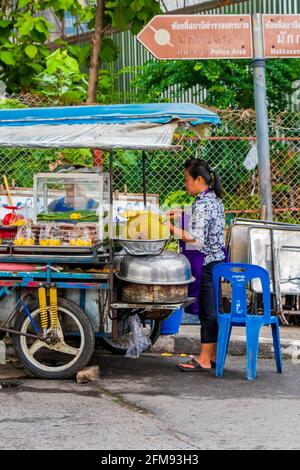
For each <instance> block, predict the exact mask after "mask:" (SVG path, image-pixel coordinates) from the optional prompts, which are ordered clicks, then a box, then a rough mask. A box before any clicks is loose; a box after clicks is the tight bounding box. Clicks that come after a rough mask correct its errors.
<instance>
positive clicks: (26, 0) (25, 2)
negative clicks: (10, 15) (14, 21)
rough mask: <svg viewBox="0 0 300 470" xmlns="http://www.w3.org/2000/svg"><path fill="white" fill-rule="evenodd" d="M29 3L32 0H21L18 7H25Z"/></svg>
mask: <svg viewBox="0 0 300 470" xmlns="http://www.w3.org/2000/svg"><path fill="white" fill-rule="evenodd" d="M28 3H31V0H19V4H18V7H19V8H24V7H26V6H27V5H28Z"/></svg>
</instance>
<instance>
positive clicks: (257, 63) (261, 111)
mask: <svg viewBox="0 0 300 470" xmlns="http://www.w3.org/2000/svg"><path fill="white" fill-rule="evenodd" d="M252 25H253V46H254V59H253V73H254V95H255V110H256V138H257V152H258V170H259V188H260V204H261V207H262V208H263V207H264V206H265V214H266V215H265V217H266V219H267V220H273V208H272V183H271V163H270V145H269V120H268V101H267V87H266V59H265V55H264V39H263V26H262V16H261V14H260V13H255V14H254V15H252Z"/></svg>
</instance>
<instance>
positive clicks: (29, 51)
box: [25, 44, 38, 59]
mask: <svg viewBox="0 0 300 470" xmlns="http://www.w3.org/2000/svg"><path fill="white" fill-rule="evenodd" d="M37 53H38V48H37V47H36V46H34V45H33V44H31V45H30V46H27V47H25V54H26V55H27V56H28V57H29V58H30V59H33V58H34V57H35V56H36V55H37Z"/></svg>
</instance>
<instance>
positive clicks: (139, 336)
mask: <svg viewBox="0 0 300 470" xmlns="http://www.w3.org/2000/svg"><path fill="white" fill-rule="evenodd" d="M128 321H129V326H130V334H129V347H128V349H127V351H126V354H125V357H131V358H133V359H136V358H138V357H140V355H141V354H142V353H143V352H144V351H146V349H148V348H149V347H150V346H151V344H152V342H151V340H150V338H149V336H147V335H146V333H144V331H143V325H142V323H141V320H140V317H139V315H138V314H136V315H132V316H130V317H129V320H128Z"/></svg>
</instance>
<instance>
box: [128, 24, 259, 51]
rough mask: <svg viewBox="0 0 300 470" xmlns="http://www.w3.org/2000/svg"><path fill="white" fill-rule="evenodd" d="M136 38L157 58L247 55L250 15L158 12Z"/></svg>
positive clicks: (250, 46) (250, 49) (249, 44)
mask: <svg viewBox="0 0 300 470" xmlns="http://www.w3.org/2000/svg"><path fill="white" fill-rule="evenodd" d="M137 38H138V40H139V41H140V43H141V44H143V46H144V47H146V48H147V49H148V50H149V51H150V52H151V54H153V55H154V57H156V58H157V59H250V58H252V57H253V47H252V23H251V16H250V15H158V16H155V17H154V18H153V19H152V20H151V21H150V22H149V23H148V24H147V25H146V26H145V28H144V29H143V30H142V31H141V32H140V33H139V35H138V37H137Z"/></svg>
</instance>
